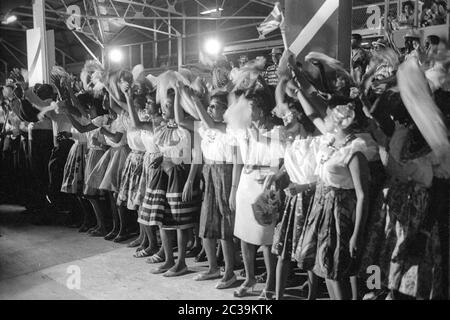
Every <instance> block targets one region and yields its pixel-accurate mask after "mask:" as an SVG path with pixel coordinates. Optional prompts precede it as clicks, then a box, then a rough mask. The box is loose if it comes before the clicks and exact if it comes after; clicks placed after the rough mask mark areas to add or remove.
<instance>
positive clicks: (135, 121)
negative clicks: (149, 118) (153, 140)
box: [120, 82, 154, 131]
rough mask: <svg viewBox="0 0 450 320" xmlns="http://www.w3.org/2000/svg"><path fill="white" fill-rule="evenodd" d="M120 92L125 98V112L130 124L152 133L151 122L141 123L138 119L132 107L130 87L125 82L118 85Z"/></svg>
mask: <svg viewBox="0 0 450 320" xmlns="http://www.w3.org/2000/svg"><path fill="white" fill-rule="evenodd" d="M120 90H122V92H123V94H124V95H125V98H126V99H127V111H128V114H129V115H130V118H131V124H132V126H133V127H134V128H136V129H140V130H148V131H153V130H154V127H153V123H151V122H143V121H141V120H140V119H139V115H138V113H137V111H136V108H135V107H134V106H133V100H132V94H131V90H130V85H129V84H128V83H127V82H123V83H122V84H121V85H120Z"/></svg>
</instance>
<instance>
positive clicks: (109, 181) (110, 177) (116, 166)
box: [87, 117, 130, 192]
mask: <svg viewBox="0 0 450 320" xmlns="http://www.w3.org/2000/svg"><path fill="white" fill-rule="evenodd" d="M103 127H104V128H105V129H106V130H108V131H109V132H111V133H122V138H121V140H120V141H119V142H115V141H112V140H111V138H109V137H107V136H105V141H106V144H107V145H108V146H110V148H109V149H108V151H106V153H105V154H104V155H103V156H102V158H101V159H100V161H99V162H98V163H97V165H96V166H95V168H94V170H93V171H92V173H91V175H90V176H89V178H88V181H87V184H88V185H89V186H90V187H92V188H96V189H100V190H105V191H110V192H118V191H119V187H120V179H121V176H122V171H123V169H124V167H125V162H126V159H127V157H128V154H129V153H130V149H129V148H128V144H127V137H126V131H125V128H124V127H123V124H122V121H121V119H120V118H119V117H117V118H116V119H114V120H113V121H112V122H111V124H106V125H104V126H103Z"/></svg>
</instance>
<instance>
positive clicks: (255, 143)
mask: <svg viewBox="0 0 450 320" xmlns="http://www.w3.org/2000/svg"><path fill="white" fill-rule="evenodd" d="M281 131H282V129H281V127H275V128H273V129H271V130H266V129H248V130H245V131H242V132H234V133H233V134H234V136H235V138H236V139H237V142H238V144H239V148H240V151H241V156H242V160H243V164H244V169H243V171H242V174H241V178H240V181H239V186H238V189H237V192H236V220H235V225H234V235H235V236H236V237H238V238H239V239H241V240H242V241H245V242H247V243H249V244H253V245H257V246H271V245H272V242H273V236H274V229H275V224H276V221H275V222H274V223H273V224H272V225H269V226H266V225H261V224H260V223H258V221H257V220H256V218H255V216H254V213H253V208H252V205H253V204H254V203H255V201H256V199H257V198H258V196H260V195H261V194H262V193H263V192H264V188H263V187H264V181H265V179H266V177H267V176H268V175H269V174H273V173H274V172H275V171H278V169H279V168H280V164H281V159H283V157H284V141H283V139H282V132H281Z"/></svg>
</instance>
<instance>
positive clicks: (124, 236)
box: [113, 234, 132, 243]
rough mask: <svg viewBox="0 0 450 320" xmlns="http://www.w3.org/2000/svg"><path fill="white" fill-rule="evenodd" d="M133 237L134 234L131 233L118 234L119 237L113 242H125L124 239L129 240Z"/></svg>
mask: <svg viewBox="0 0 450 320" xmlns="http://www.w3.org/2000/svg"><path fill="white" fill-rule="evenodd" d="M131 237H132V236H131V235H129V234H124V235H117V237H115V238H114V240H113V242H115V243H119V242H124V241H127V240H129V239H130V238H131Z"/></svg>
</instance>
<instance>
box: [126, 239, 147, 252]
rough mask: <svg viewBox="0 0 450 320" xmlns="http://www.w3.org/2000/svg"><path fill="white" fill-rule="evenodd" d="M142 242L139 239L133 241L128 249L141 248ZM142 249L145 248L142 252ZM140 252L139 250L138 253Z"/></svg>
mask: <svg viewBox="0 0 450 320" xmlns="http://www.w3.org/2000/svg"><path fill="white" fill-rule="evenodd" d="M141 242H142V239H139V238H137V239H136V240H134V241H131V242H130V243H129V244H128V245H127V248H136V247H139V245H140V244H141ZM142 249H143V248H141V249H140V250H142ZM140 250H138V251H140Z"/></svg>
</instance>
